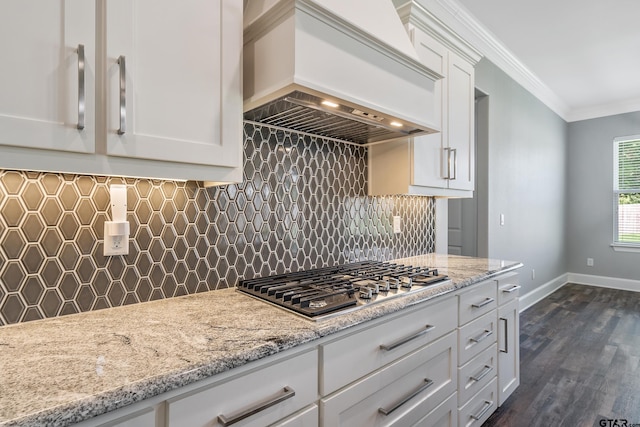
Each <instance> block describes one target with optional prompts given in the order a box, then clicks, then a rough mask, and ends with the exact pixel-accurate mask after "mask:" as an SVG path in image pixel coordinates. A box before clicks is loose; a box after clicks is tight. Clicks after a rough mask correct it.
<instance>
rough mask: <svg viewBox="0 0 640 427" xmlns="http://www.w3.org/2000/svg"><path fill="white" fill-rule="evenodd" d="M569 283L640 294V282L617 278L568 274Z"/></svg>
mask: <svg viewBox="0 0 640 427" xmlns="http://www.w3.org/2000/svg"><path fill="white" fill-rule="evenodd" d="M567 274H568V276H569V277H568V283H576V284H578V285H589V286H599V287H601V288H610V289H620V290H623V291H634V292H640V280H633V279H620V278H617V277H606V276H593V275H591V274H578V273H567Z"/></svg>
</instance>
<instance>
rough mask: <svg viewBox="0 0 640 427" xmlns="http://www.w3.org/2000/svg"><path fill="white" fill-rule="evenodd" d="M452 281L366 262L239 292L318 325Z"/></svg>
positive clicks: (267, 280)
mask: <svg viewBox="0 0 640 427" xmlns="http://www.w3.org/2000/svg"><path fill="white" fill-rule="evenodd" d="M447 278H448V277H447V276H446V275H442V274H439V273H438V270H437V269H434V268H425V267H413V266H407V265H401V264H394V263H389V262H378V261H361V262H355V263H351V264H342V265H337V266H334V267H323V268H316V269H312V270H304V271H298V272H295V273H286V274H279V275H273V276H266V277H260V278H255V279H247V280H241V281H240V282H239V283H238V286H237V289H238V291H240V292H243V293H246V294H248V295H251V296H253V297H256V298H258V299H261V300H264V301H267V302H270V303H272V304H275V305H277V306H279V307H282V308H285V309H288V310H291V311H293V312H295V313H298V314H301V315H304V316H306V317H309V318H314V319H316V320H318V319H320V318H327V317H331V316H333V315H336V314H339V313H342V312H344V311H345V310H352V309H355V308H357V307H362V306H366V305H369V304H374V303H376V302H381V301H384V300H388V299H390V298H395V297H398V296H401V295H406V294H409V293H414V292H417V291H419V290H421V289H424V288H426V287H428V286H431V285H433V284H436V283H440V282H442V281H443V280H446V279H447Z"/></svg>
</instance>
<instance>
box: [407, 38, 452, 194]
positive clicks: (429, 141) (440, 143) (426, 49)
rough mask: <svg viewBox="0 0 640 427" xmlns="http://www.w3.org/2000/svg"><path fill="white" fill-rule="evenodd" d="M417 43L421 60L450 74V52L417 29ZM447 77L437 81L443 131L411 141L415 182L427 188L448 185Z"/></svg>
mask: <svg viewBox="0 0 640 427" xmlns="http://www.w3.org/2000/svg"><path fill="white" fill-rule="evenodd" d="M412 35H413V44H414V46H415V48H416V51H417V52H418V56H419V57H420V60H421V61H422V62H423V63H424V64H425V65H426V66H427V67H429V68H431V69H432V70H434V71H437V72H438V73H440V74H442V75H443V76H446V74H447V67H448V58H449V51H448V49H447V48H446V47H444V46H443V45H442V44H441V43H438V42H437V41H436V40H434V39H433V38H432V37H430V36H429V35H427V34H425V33H423V32H422V31H417V30H413V31H412ZM446 83H447V81H446V77H445V78H444V79H442V80H438V81H437V82H436V83H435V91H434V98H435V100H436V106H435V111H436V113H437V114H436V120H437V121H436V124H438V125H439V126H440V129H441V130H440V133H434V134H431V135H424V136H418V137H415V138H413V141H412V142H411V145H412V149H413V153H412V158H413V163H414V164H413V182H412V185H417V186H425V187H440V188H446V187H447V186H448V181H447V180H446V179H445V178H446V170H445V169H444V168H445V167H446V163H445V161H446V157H445V149H446V148H447V136H448V129H447V114H446V113H447V103H448V96H446V95H445V92H446V88H447V84H446Z"/></svg>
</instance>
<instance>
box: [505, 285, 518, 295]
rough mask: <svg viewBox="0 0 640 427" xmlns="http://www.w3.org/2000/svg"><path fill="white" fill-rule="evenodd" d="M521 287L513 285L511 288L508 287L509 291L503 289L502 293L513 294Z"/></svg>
mask: <svg viewBox="0 0 640 427" xmlns="http://www.w3.org/2000/svg"><path fill="white" fill-rule="evenodd" d="M521 287H522V286H520V285H513V286H512V287H510V288H509V289H503V290H502V292H504V293H505V294H510V293H511V292H515V291H517V290H518V289H520V288H521Z"/></svg>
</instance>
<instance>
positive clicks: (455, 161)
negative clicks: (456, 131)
mask: <svg viewBox="0 0 640 427" xmlns="http://www.w3.org/2000/svg"><path fill="white" fill-rule="evenodd" d="M449 152H451V153H453V177H452V176H449V179H450V180H452V181H453V180H454V179H456V177H457V176H458V149H457V148H450V149H449Z"/></svg>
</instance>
